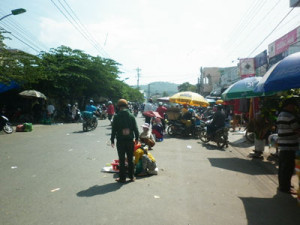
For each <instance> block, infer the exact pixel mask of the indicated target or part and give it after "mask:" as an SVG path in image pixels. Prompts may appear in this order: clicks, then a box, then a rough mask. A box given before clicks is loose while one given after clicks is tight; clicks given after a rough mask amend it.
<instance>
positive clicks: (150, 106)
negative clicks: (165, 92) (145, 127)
mask: <svg viewBox="0 0 300 225" xmlns="http://www.w3.org/2000/svg"><path fill="white" fill-rule="evenodd" d="M147 111H154V106H153V101H152V98H149V100H148V102H147V103H146V104H145V108H144V112H147ZM144 116H145V123H149V124H150V121H151V117H150V116H146V115H144Z"/></svg>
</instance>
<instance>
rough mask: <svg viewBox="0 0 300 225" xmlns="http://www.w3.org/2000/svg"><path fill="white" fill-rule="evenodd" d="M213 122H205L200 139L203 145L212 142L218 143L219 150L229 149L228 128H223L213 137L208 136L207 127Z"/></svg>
mask: <svg viewBox="0 0 300 225" xmlns="http://www.w3.org/2000/svg"><path fill="white" fill-rule="evenodd" d="M211 121H212V120H209V121H207V122H205V126H203V128H202V129H201V131H200V135H199V138H200V140H201V141H202V142H203V143H208V142H210V141H212V142H215V143H217V146H218V147H219V148H224V147H225V146H226V148H227V147H228V131H229V128H228V127H223V128H220V129H218V130H216V132H215V133H214V134H212V136H210V137H208V135H207V125H208V124H210V123H211Z"/></svg>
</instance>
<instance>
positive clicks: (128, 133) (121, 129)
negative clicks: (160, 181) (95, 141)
mask: <svg viewBox="0 0 300 225" xmlns="http://www.w3.org/2000/svg"><path fill="white" fill-rule="evenodd" d="M117 107H118V108H119V111H118V113H117V115H115V117H114V119H113V122H112V132H111V138H110V140H111V146H112V147H113V148H114V147H115V142H114V141H115V137H116V138H117V150H118V156H119V165H120V170H119V178H117V179H116V181H118V182H120V183H125V182H126V168H125V155H126V156H127V161H128V177H129V179H130V181H134V180H135V177H134V164H133V151H134V142H133V140H134V139H135V142H136V143H137V142H138V138H139V131H138V128H137V124H136V120H135V118H134V116H133V115H132V114H131V113H130V112H129V110H128V102H127V101H126V100H125V99H120V100H119V101H118V103H117Z"/></svg>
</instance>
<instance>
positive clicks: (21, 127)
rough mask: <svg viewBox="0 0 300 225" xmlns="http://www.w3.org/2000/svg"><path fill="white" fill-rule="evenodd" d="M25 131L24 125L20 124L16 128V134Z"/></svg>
mask: <svg viewBox="0 0 300 225" xmlns="http://www.w3.org/2000/svg"><path fill="white" fill-rule="evenodd" d="M23 131H24V125H23V124H19V125H17V126H16V132H23Z"/></svg>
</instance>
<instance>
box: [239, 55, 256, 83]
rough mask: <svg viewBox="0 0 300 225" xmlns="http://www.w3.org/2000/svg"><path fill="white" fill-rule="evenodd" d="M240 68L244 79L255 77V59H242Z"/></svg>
mask: <svg viewBox="0 0 300 225" xmlns="http://www.w3.org/2000/svg"><path fill="white" fill-rule="evenodd" d="M239 66H240V75H241V78H242V79H244V78H246V77H254V76H255V67H254V58H245V59H240V65H239Z"/></svg>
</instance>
